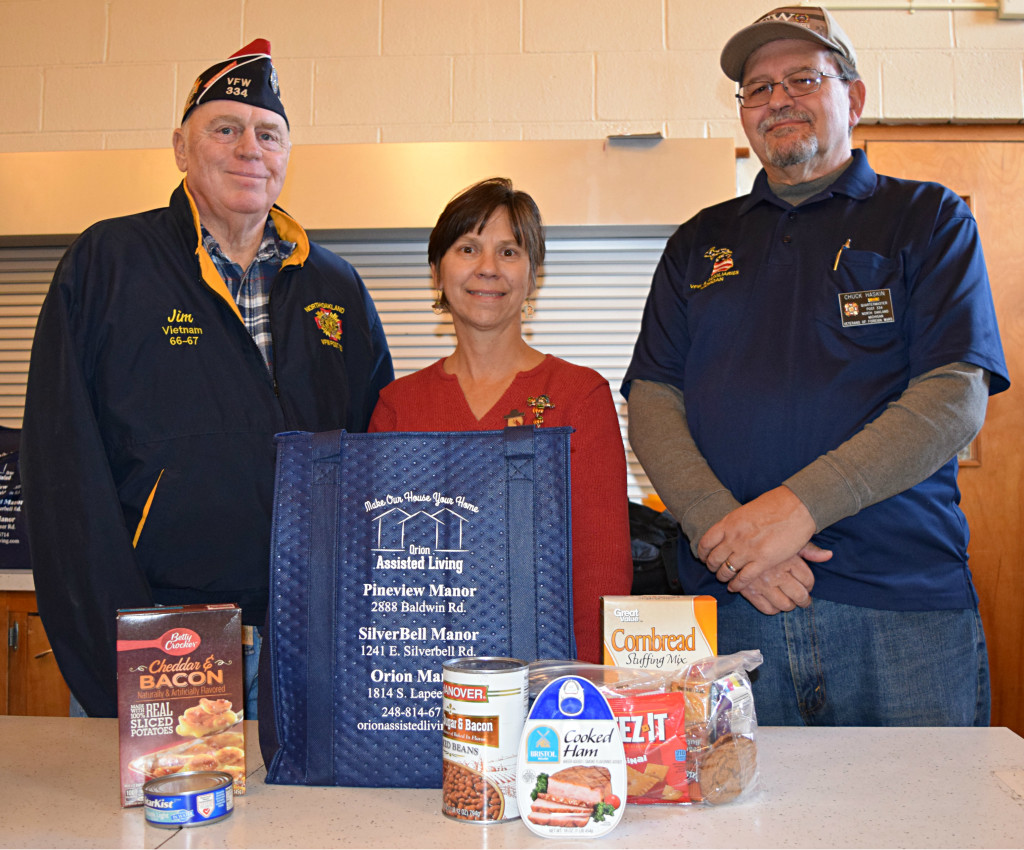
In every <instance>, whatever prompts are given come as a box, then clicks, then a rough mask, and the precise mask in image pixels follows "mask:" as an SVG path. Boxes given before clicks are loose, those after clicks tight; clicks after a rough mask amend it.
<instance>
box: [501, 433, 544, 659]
mask: <svg viewBox="0 0 1024 850" xmlns="http://www.w3.org/2000/svg"><path fill="white" fill-rule="evenodd" d="M535 430H536V429H535V427H533V426H531V427H522V426H521V427H517V428H506V429H505V431H504V435H505V468H506V472H507V473H508V478H507V480H508V488H507V493H508V495H507V499H508V504H507V505H506V510H505V516H506V517H507V520H508V574H509V602H510V604H509V610H510V622H509V644H510V646H509V649H510V652H511V655H512V657H513V658H525V659H527V660H529V661H533V660H534V659H535V658H537V622H538V621H537V570H536V566H535V565H536V560H535V557H534V541H533V528H534V520H535V516H534V501H533V500H534V487H533V461H534V454H535V451H536V448H535V446H534V432H535Z"/></svg>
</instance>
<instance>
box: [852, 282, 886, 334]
mask: <svg viewBox="0 0 1024 850" xmlns="http://www.w3.org/2000/svg"><path fill="white" fill-rule="evenodd" d="M839 315H840V318H841V319H842V321H843V327H844V328H853V327H857V326H858V325H880V324H883V323H885V322H892V321H895V319H894V318H893V314H892V293H891V291H890V290H888V289H871V290H867V291H865V292H840V293H839Z"/></svg>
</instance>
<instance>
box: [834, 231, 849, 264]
mask: <svg viewBox="0 0 1024 850" xmlns="http://www.w3.org/2000/svg"><path fill="white" fill-rule="evenodd" d="M849 247H850V240H849V239H847V240H846V241H845V242H844V243H843V244H842V245H840V246H839V250H838V251H836V261H835V263H833V265H832V271H837V270H838V269H839V260H840V258H841V257H842V256H843V251H845V250H846V249H847V248H849Z"/></svg>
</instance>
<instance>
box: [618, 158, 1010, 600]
mask: <svg viewBox="0 0 1024 850" xmlns="http://www.w3.org/2000/svg"><path fill="white" fill-rule="evenodd" d="M956 361H966V362H968V363H973V364H975V365H978V366H981V367H983V368H984V369H987V370H988V371H989V372H990V373H991V384H990V393H997V392H1001V391H1002V390H1005V389H1006V388H1007V387H1008V386H1009V380H1008V378H1007V370H1006V363H1005V361H1004V358H1003V353H1002V346H1001V343H1000V339H999V330H998V327H997V325H996V318H995V310H994V308H993V304H992V296H991V292H990V290H989V283H988V275H987V272H986V270H985V262H984V258H983V256H982V251H981V242H980V240H979V238H978V231H977V225H976V222H975V221H974V217H973V216H972V215H971V212H970V210H969V209H968V207H967V206H966V204H964V203H963V201H962V200H961V199H960V198H959V197H957V196H956V195H955V194H954V193H953V192H951V191H949V190H948V189H946V188H944V187H942V186H940V185H938V184H936V183H919V182H914V181H908V180H897V179H894V178H891V177H884V176H881V175H877V174H875V172H874V171H873V170H872V169H871V167H870V166H869V165H868V163H867V159H866V157H865V156H864V154H863V152H862V151H859V150H857V151H854V152H853V162H852V163H851V165H850V166H849V167H848V168H847V169H846V170H845V171H844V172H843V174H842V175H841V176H840V177H839V178H838V180H837V181H836V182H835V183H833V184H832V185H831V186H829V187H828V188H827V189H826V190H825V191H823V192H822V193H820V194H819V195H817V196H815V197H813V198H811V199H808V200H807V201H805V202H803V203H802V204H800V205H799V206H798V207H793V206H791V205H790V204H788V203H786V202H785V201H782V200H780V199H779V198H777V197H776V196H775V195H774V194H773V193H772V192H771V190H770V189H769V188H768V181H767V178H766V175H765V173H764V172H763V171H762V172H761V173H760V174H759V175H758V178H757V180H756V181H755V184H754V188H753V191H752V192H751V193H750V195H748V196H746V197H743V198H737V199H735V200H731V201H727V202H725V203H723V204H719V205H717V206H714V207H710V208H708V209H706V210H703V211H701V212H700V213H698V214H697V215H696V216H695V217H694V218H692V219H690V220H689V221H688V222H686V223H685V224H684V225H682V227H680V228H679V230H677V231H676V233H675V234H674V235H673V236H672V238H671V239H670V240H669V242H668V245H667V246H666V248H665V252H664V255H663V256H662V259H661V262H660V264H659V265H658V268H657V271H656V272H655V275H654V280H653V283H652V285H651V292H650V295H649V296H648V300H647V305H646V308H645V310H644V317H643V323H642V326H641V330H640V336H639V338H638V340H637V343H636V348H635V350H634V353H633V360H632V362H631V364H630V366H629V369H628V371H627V373H626V376H625V379H624V381H623V385H622V392H623V394H624V395H626V396H628V394H629V384H630V382H631V381H632V380H634V379H640V380H648V381H658V382H661V383H667V384H671V385H673V386H676V387H678V388H679V389H680V390H682V392H683V394H684V397H685V399H686V408H687V420H688V422H689V426H690V429H691V432H692V434H693V437H694V440H695V441H696V444H697V447H698V448H699V449H700V451H701V452H702V454H703V455H704V457H705V458H706V459H707V460H708V462H709V463H710V465H711V468H712V469H713V470H714V472H715V474H716V475H717V476H718V477H719V479H720V480H721V481H722V483H723V484H724V485H725V486H726V487H727V488H728V489H729V490H730V491H731V492H732V493H733V495H734V496H735V497H736V498H737V499H738V500H739V501H740V502H747V501H749V500H751V499H753V498H756V497H757V496H759V495H761V494H762V493H764V492H765V491H767V490H770V489H772V488H773V487H777V486H779V485H780V484H781V483H782V482H783V481H784V480H785V479H787V478H788V477H789V476H791V475H793V474H794V473H795V472H797V471H798V470H799V469H802V468H803V467H804V466H806V465H807V464H809V463H810V462H811V461H813V460H814V459H815V458H817V457H819V456H820V455H822V454H825V453H826V452H828V451H830V450H831V449H834V448H835V447H836V446H838V445H839V444H840V443H842V442H843V441H845V440H846V439H848V438H849V437H851V436H852V435H853V434H855V433H857V432H858V431H859V430H861V429H862V428H863V427H864V426H865V424H867V423H868V422H870V421H871V420H872V419H874V418H875V417H877V416H878V415H879V414H880V413H881V412H882V411H883V410H884V409H885V407H886V405H887V404H889V403H890V402H891V401H893V400H894V399H896V398H897V397H898V396H899V395H900V394H901V393H902V392H903V391H904V390H905V389H906V387H907V384H908V382H909V380H910V379H911V378H913V377H915V376H917V375H921V374H923V373H925V372H927V371H929V370H931V369H934V368H937V367H939V366H944V365H947V364H949V363H953V362H956ZM956 472H957V466H956V460H955V459H952V460H950V462H949V463H947V464H946V465H945V466H943V467H942V468H941V469H939V470H938V471H937V472H936V473H935V474H933V475H932V476H931V477H929V478H928V479H926V480H925V481H923V482H922V483H921V484H919V485H917V486H916V487H913V488H911V489H910V490H908V491H905V492H904V493H900V494H898V495H896V496H893V497H892V498H890V499H886V500H885V501H883V502H880V503H879V504H877V505H873V506H871V507H869V508H866V509H865V510H863V511H861V512H860V513H858V514H857V515H855V516H852V517H848V518H846V519H844V520H841V521H839V522H837V523H835V524H834V525H832V526H830V527H829V528H827V529H825V530H824V531H822V532H821V533H820V534H818V535H816V536H815V537H814V538H813V541H814V542H815V543H817V544H818V545H819V546H822V547H824V548H828V549H832V550H833V552H834V555H833V558H832V560H831V561H829V562H828V563H826V564H813V565H811V567H812V569H813V570H814V572H815V576H816V581H815V587H814V594H815V595H816V596H819V597H821V598H824V599H829V600H832V601H836V602H843V603H847V604H854V605H863V606H868V607H873V608H883V609H892V610H932V609H943V608H964V607H969V606H972V605H974V604H975V603H976V595H975V592H974V588H973V585H972V583H971V578H970V573H969V571H968V569H967V537H968V532H967V524H966V521H965V519H964V516H963V513H962V512H961V511H960V508H959V507H958V503H959V498H960V494H959V490H958V488H957V483H956ZM680 572H681V577H682V579H683V581H684V586H686V587H687V588H688V590H689V591H690V592H699V593H713V594H714V595H716V596H718V597H719V598H720V599H721V600H722V601H726V600H731V599H734V598H735V596H734V594H729V593H728V592H727V591H726V590H725V586H724V585H722V584H720V583H719V582H718V581H717V580H716V579H715V578H714V577H713V576H712V575H711V574H710V573H709V572H708V570H707V568H706V567H705V566H704V565H703V564H701V563H700V562H699V561H697V560H696V559H695V558H694V557H693V556H692V554H691V553H690V550H689V548H688V547H685V546H684V547H680Z"/></svg>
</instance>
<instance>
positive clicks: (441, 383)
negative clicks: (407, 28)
mask: <svg viewBox="0 0 1024 850" xmlns="http://www.w3.org/2000/svg"><path fill="white" fill-rule="evenodd" d="M443 364H444V361H443V360H439V361H437V362H436V363H434V364H433V365H432V366H428V367H427V368H426V369H421V370H420V371H419V372H415V373H413V374H412V375H407V376H406V377H404V378H399V379H398V380H397V381H395V382H393V383H391V384H389V385H388V386H386V387H385V388H384V389H383V390H382V391H381V394H380V401H379V402H378V403H377V408H376V410H374V412H373V418H372V419H371V421H370V428H369V430H370V431H492V430H497V429H500V428H504V427H506V416H507V415H508V414H510V413H513V412H521V413H522V414H524V417H523V422H522V424H525V425H532V424H534V415H533V413H532V411H531V408H530V405H529V404H527V401H526V399H527V398H532V397H536V396H539V395H546V396H547V397H548V398H549V399H550V400H551V403H552V404H553V405H554V407H551V408H549V409H548V410H546V411H544V414H543V417H544V423H543V426H544V427H548V426H551V427H555V426H559V425H569V426H572V427H573V428H575V429H576V430H575V431H574V432H573V434H572V436H571V437H570V440H569V446H570V459H571V470H572V579H573V626H574V630H575V633H576V650H577V653H578V655H579V657H580V658H581V659H582V660H583V661H593V662H597V663H600V661H601V624H600V603H599V599H600V597H602V596H610V595H624V594H628V593H629V591H630V587H631V586H632V581H633V561H632V556H631V553H630V541H629V511H628V507H627V500H626V453H625V450H624V448H623V445H622V435H621V433H620V431H619V420H618V418H617V417H616V415H615V405H614V403H613V402H612V394H611V390H610V389H609V388H608V382H607V381H606V380H605V379H604V378H602V377H601V376H600V375H599V374H598V373H597V372H595V371H594V370H593V369H587V368H585V367H583V366H574V365H573V364H572V363H567V362H566V361H565V360H561V359H559V358H557V357H552V356H551V355H548V356H546V357H545V358H544V361H543V362H542V363H541V364H540V365H539V366H537V367H536V368H534V369H530V370H529V371H527V372H520V373H519V374H518V375H516V378H515V380H514V381H512V384H511V385H510V386H509V388H508V389H507V390H506V391H505V394H504V395H503V396H502V397H501V398H500V399H499V400H498V402H497V404H495V405H494V407H492V408H491V409H490V410H489V411H488V412H487V413H486V414H484V416H483V418H482V419H477V418H476V417H475V416H474V415H473V413H472V411H471V410H470V409H469V405H468V404H467V402H466V397H465V396H464V395H463V393H462V387H460V386H459V380H458V378H456V377H455V376H454V375H449V374H448V373H447V372H445V370H444V365H443Z"/></svg>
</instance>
